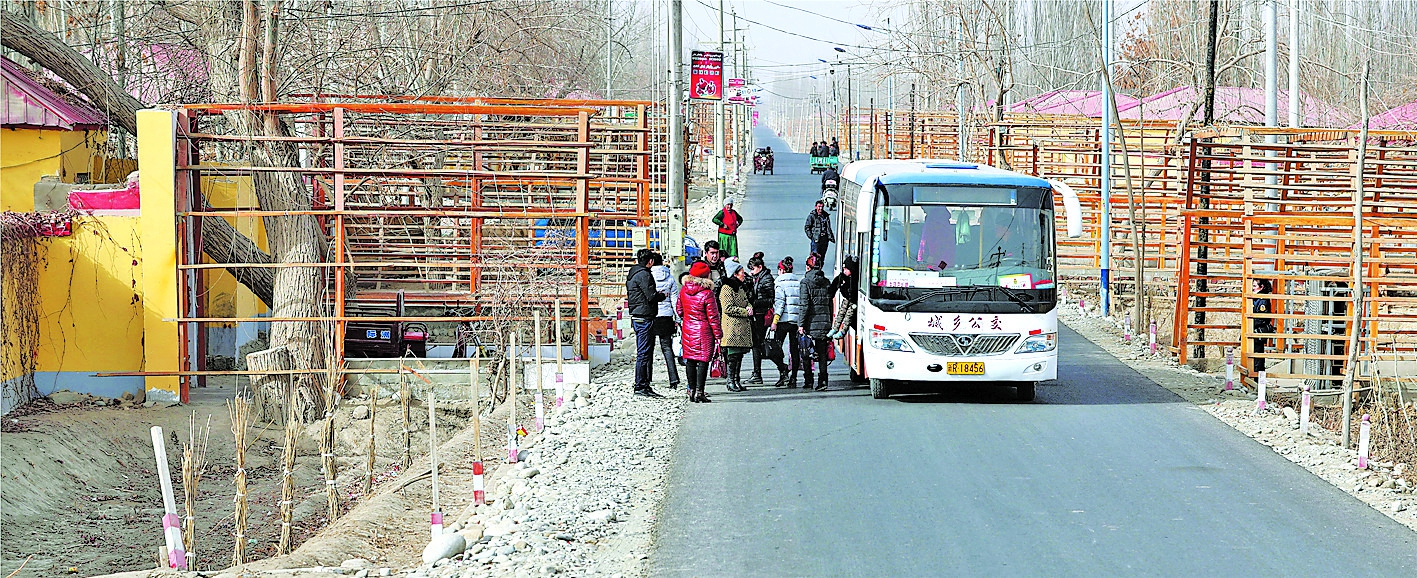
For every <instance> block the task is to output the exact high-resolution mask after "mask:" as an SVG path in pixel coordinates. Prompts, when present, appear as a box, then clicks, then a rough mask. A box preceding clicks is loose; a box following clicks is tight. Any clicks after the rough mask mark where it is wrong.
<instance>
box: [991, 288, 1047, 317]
mask: <svg viewBox="0 0 1417 578" xmlns="http://www.w3.org/2000/svg"><path fill="white" fill-rule="evenodd" d="M990 288H991V289H998V290H999V291H1002V292H1003V293H1004V295H1008V296H1009V299H1011V300H1013V302H1014V303H1018V304H1019V306H1020V307H1023V310H1024V311H1027V312H1029V313H1037V312H1038V306H1037V305H1034V304H1032V303H1029V302H1028V300H1027V299H1024V298H1023V295H1022V294H1021V293H1019V292H1018V291H1014V290H1013V289H1010V288H1008V287H1004V286H1003V285H999V286H997V287H990Z"/></svg>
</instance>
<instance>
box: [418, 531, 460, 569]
mask: <svg viewBox="0 0 1417 578" xmlns="http://www.w3.org/2000/svg"><path fill="white" fill-rule="evenodd" d="M466 549H467V539H465V538H463V536H462V534H456V533H454V534H441V535H439V536H438V537H436V538H433V540H432V541H431V542H429V543H428V546H426V547H424V548H423V563H424V564H432V563H434V562H437V561H439V560H442V559H444V558H449V557H452V556H457V555H458V554H461V553H462V552H463V550H466Z"/></svg>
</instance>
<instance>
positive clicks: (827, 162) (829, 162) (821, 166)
mask: <svg viewBox="0 0 1417 578" xmlns="http://www.w3.org/2000/svg"><path fill="white" fill-rule="evenodd" d="M810 158H811V161H812V174H814V175H815V174H819V173H821V172H823V171H825V170H827V167H836V166H837V157H810Z"/></svg>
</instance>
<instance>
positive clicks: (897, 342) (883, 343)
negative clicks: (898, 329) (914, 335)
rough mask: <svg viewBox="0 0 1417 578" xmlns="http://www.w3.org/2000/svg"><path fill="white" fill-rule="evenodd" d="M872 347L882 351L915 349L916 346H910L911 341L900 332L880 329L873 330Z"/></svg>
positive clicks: (909, 350) (908, 350) (910, 350)
mask: <svg viewBox="0 0 1417 578" xmlns="http://www.w3.org/2000/svg"><path fill="white" fill-rule="evenodd" d="M871 347H874V348H876V349H879V350H881V351H905V352H914V351H915V348H914V347H911V346H910V342H909V341H906V340H905V337H902V336H901V335H900V334H898V333H890V332H887V331H881V330H879V329H872V330H871Z"/></svg>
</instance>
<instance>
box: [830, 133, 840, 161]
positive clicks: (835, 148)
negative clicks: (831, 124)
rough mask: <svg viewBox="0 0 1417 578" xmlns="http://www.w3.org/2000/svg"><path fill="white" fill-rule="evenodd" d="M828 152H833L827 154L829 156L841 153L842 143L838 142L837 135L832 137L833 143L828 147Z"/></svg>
mask: <svg viewBox="0 0 1417 578" xmlns="http://www.w3.org/2000/svg"><path fill="white" fill-rule="evenodd" d="M827 152H828V153H831V154H829V155H827V156H829V157H834V156H839V155H841V145H839V144H836V137H832V144H831V145H829V146H828V147H827Z"/></svg>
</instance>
